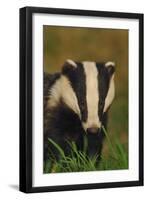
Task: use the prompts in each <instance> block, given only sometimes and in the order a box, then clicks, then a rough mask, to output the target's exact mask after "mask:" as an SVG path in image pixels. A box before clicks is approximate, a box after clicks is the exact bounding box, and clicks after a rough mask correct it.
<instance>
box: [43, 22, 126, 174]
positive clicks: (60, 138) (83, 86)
mask: <svg viewBox="0 0 147 200" xmlns="http://www.w3.org/2000/svg"><path fill="white" fill-rule="evenodd" d="M43 42H44V43H43V50H44V51H43V53H44V173H52V172H78V171H97V170H114V169H127V168H128V134H129V133H128V30H121V29H94V28H73V27H51V26H44V27H43ZM111 104H112V106H111ZM109 109H110V111H109V112H108V110H109Z"/></svg>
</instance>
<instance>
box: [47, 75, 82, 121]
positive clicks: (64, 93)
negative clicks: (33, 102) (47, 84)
mask: <svg viewBox="0 0 147 200" xmlns="http://www.w3.org/2000/svg"><path fill="white" fill-rule="evenodd" d="M50 93H51V94H50V98H49V101H48V106H49V108H52V107H56V106H57V105H58V104H59V103H60V100H61V99H62V100H63V102H64V103H65V104H66V105H67V106H68V107H69V108H71V109H72V110H73V111H74V112H75V113H77V114H78V116H79V117H80V118H81V113H80V109H79V106H78V100H77V97H76V95H75V92H74V91H73V88H72V87H71V85H70V82H69V80H68V78H67V77H66V76H64V75H62V76H61V78H60V79H59V80H57V81H56V83H55V84H54V86H53V87H52V89H51V92H50Z"/></svg>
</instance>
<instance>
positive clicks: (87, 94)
mask: <svg viewBox="0 0 147 200" xmlns="http://www.w3.org/2000/svg"><path fill="white" fill-rule="evenodd" d="M114 71H115V70H114V63H113V62H106V63H96V62H89V61H85V62H74V61H72V60H67V61H66V62H65V64H64V66H63V68H62V75H61V78H60V79H59V80H57V81H56V83H55V85H54V86H53V88H52V90H51V96H52V98H51V100H50V106H56V105H57V104H58V103H59V101H60V100H61V99H62V101H63V102H64V103H65V104H66V105H67V106H68V107H69V108H70V109H72V110H73V111H74V112H75V113H76V114H77V115H78V116H79V119H80V120H81V123H82V126H83V128H84V130H85V131H86V132H88V133H97V132H98V130H99V129H100V128H101V126H102V121H103V115H104V113H105V112H106V111H107V110H108V108H109V107H110V105H111V103H112V101H113V98H114V94H115V87H114Z"/></svg>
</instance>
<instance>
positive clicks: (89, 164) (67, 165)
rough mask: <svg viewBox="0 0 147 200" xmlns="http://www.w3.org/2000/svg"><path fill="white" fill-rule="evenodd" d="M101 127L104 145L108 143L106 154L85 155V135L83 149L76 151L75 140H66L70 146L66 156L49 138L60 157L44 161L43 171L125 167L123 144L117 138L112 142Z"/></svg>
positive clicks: (125, 155)
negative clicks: (104, 139) (68, 153)
mask: <svg viewBox="0 0 147 200" xmlns="http://www.w3.org/2000/svg"><path fill="white" fill-rule="evenodd" d="M102 128H103V132H104V134H105V136H106V145H108V149H109V153H108V154H107V156H103V155H101V156H100V155H95V156H93V157H88V156H87V155H86V150H87V148H88V141H87V138H86V135H85V137H84V147H83V151H78V149H77V146H76V144H75V142H69V141H67V142H68V145H69V146H70V148H71V154H70V156H66V155H65V153H64V150H63V149H62V148H61V147H60V146H59V145H58V144H57V143H55V142H54V141H53V140H52V139H50V138H49V139H48V140H49V143H50V144H51V145H53V146H54V147H55V148H56V150H57V151H58V152H59V155H60V159H59V160H56V159H49V160H48V161H46V163H44V173H54V172H56V173H57V172H80V171H100V170H116V169H127V168H128V154H127V150H126V149H125V147H124V145H122V144H121V143H120V141H119V140H118V139H116V140H115V141H113V142H112V141H111V140H110V137H109V134H108V133H107V131H106V130H105V128H104V127H102ZM99 159H100V162H99V163H98V162H97V160H99Z"/></svg>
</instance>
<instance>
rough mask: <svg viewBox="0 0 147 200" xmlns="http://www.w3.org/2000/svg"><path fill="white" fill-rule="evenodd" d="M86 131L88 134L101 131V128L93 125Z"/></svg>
mask: <svg viewBox="0 0 147 200" xmlns="http://www.w3.org/2000/svg"><path fill="white" fill-rule="evenodd" d="M86 131H87V133H88V134H98V133H99V132H100V128H98V127H94V126H93V127H90V128H87V130H86Z"/></svg>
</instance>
